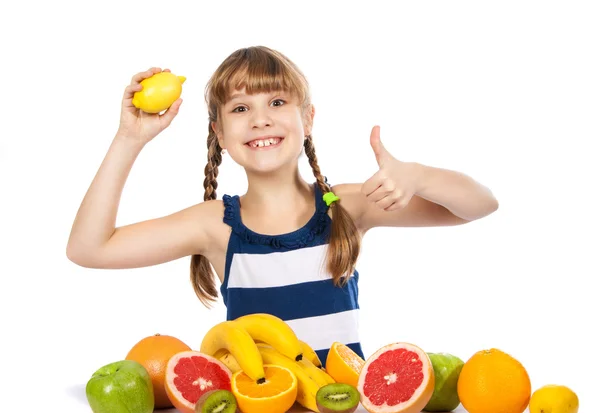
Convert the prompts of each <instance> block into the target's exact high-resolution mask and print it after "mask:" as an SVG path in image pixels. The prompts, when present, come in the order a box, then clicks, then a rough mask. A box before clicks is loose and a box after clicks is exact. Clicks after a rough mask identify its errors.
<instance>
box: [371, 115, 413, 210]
mask: <svg viewBox="0 0 600 413" xmlns="http://www.w3.org/2000/svg"><path fill="white" fill-rule="evenodd" d="M379 129H380V128H379V126H375V127H373V129H372V131H371V148H372V149H373V153H374V154H375V159H376V160H377V165H379V171H377V172H376V173H375V174H374V175H373V176H372V177H371V178H369V179H368V180H367V181H366V182H365V183H364V184H363V186H362V193H363V194H364V195H365V196H366V197H367V200H368V201H369V202H373V203H375V205H377V206H378V207H379V208H381V209H383V210H385V211H395V210H398V209H401V208H404V207H405V206H406V205H408V203H409V202H410V200H411V199H412V197H413V195H414V194H415V193H416V192H417V189H418V186H419V182H420V181H419V179H420V176H421V175H420V173H419V168H418V164H416V163H412V162H402V161H399V160H398V159H396V158H394V157H393V156H392V154H391V153H389V152H388V150H387V149H386V148H385V146H383V143H382V142H381V139H380V137H379Z"/></svg>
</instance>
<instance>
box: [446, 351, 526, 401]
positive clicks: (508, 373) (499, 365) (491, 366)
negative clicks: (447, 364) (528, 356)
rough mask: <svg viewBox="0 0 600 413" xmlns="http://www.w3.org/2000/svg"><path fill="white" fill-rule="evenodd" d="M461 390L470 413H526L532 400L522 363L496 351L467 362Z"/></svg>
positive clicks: (463, 372) (461, 398) (462, 372)
mask: <svg viewBox="0 0 600 413" xmlns="http://www.w3.org/2000/svg"><path fill="white" fill-rule="evenodd" d="M457 390H458V398H459V400H460V402H461V403H462V405H463V407H464V408H465V409H466V410H467V411H468V412H469V413H523V412H524V411H525V409H526V408H527V405H528V404H529V399H530V397H531V381H530V379H529V375H528V374H527V370H525V367H523V365H522V364H521V363H520V362H519V361H518V360H516V359H515V358H514V357H512V356H511V355H509V354H507V353H505V352H503V351H501V350H498V349H496V348H492V349H489V350H481V351H478V352H477V353H475V354H474V355H473V356H471V358H470V359H468V360H467V362H466V363H465V365H464V366H463V368H462V370H461V372H460V375H459V376H458V388H457Z"/></svg>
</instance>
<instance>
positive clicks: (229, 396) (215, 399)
mask: <svg viewBox="0 0 600 413" xmlns="http://www.w3.org/2000/svg"><path fill="white" fill-rule="evenodd" d="M195 411H196V413H217V412H218V413H236V412H238V409H237V403H236V401H235V396H234V395H233V393H232V392H230V391H229V390H211V391H208V392H206V393H204V394H203V395H202V397H200V398H199V399H198V401H197V402H196V408H195Z"/></svg>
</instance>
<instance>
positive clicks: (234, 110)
mask: <svg viewBox="0 0 600 413" xmlns="http://www.w3.org/2000/svg"><path fill="white" fill-rule="evenodd" d="M275 102H281V104H284V103H285V100H283V99H275V100H274V101H273V103H275ZM277 106H281V105H277ZM238 109H245V107H244V106H238V107H236V108H235V109H233V111H232V112H234V113H241V112H240V111H238Z"/></svg>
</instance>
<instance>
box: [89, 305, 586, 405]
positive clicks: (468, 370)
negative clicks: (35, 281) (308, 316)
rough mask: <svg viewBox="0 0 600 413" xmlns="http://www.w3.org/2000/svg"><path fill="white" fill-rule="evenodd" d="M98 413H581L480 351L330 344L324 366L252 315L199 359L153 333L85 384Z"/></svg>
mask: <svg viewBox="0 0 600 413" xmlns="http://www.w3.org/2000/svg"><path fill="white" fill-rule="evenodd" d="M86 394H87V399H88V402H89V404H90V407H91V408H92V411H93V412H94V413H152V412H153V411H154V409H159V408H169V407H175V408H176V409H178V410H179V411H180V412H182V413H239V412H242V413H284V412H286V411H288V410H289V409H290V408H291V407H292V406H293V405H294V404H295V403H298V404H300V405H301V406H303V407H305V408H306V409H309V410H311V411H314V412H320V413H325V412H327V413H334V412H344V413H352V412H354V411H355V410H356V409H357V408H358V406H359V405H362V406H363V407H364V408H365V409H366V410H367V411H369V412H371V413H418V412H421V411H427V412H442V411H443V412H449V411H452V410H454V409H456V408H457V407H458V406H459V405H460V404H462V406H463V407H464V408H465V410H467V411H468V412H469V413H523V412H524V411H525V410H526V409H527V408H528V407H529V411H530V413H546V412H552V413H577V411H578V408H579V400H578V398H577V395H576V394H575V393H574V392H573V391H572V390H571V389H569V388H568V387H566V386H564V385H550V384H548V385H545V386H543V387H540V388H539V389H537V390H536V391H534V392H533V393H531V383H530V380H529V375H528V373H527V371H526V370H525V368H524V367H523V365H522V364H521V363H520V362H519V361H518V360H516V359H515V358H513V357H512V356H511V355H509V354H507V353H505V352H503V351H501V350H498V349H488V350H481V351H479V352H477V353H475V354H474V355H472V356H471V358H469V359H468V360H467V361H466V362H463V361H462V360H461V359H460V358H458V357H456V356H453V355H451V354H447V353H426V352H424V351H423V350H422V349H421V348H420V347H418V346H416V345H414V344H411V343H404V342H400V343H393V344H389V345H386V346H384V347H382V348H380V349H379V350H377V351H376V352H375V353H373V354H372V355H371V356H370V357H368V359H367V360H363V359H361V358H360V357H359V356H358V355H357V354H356V353H354V352H353V351H352V350H351V349H350V348H349V347H348V346H346V345H345V344H343V343H339V342H335V343H332V345H331V348H330V351H329V353H328V356H327V360H325V364H324V365H322V363H321V360H319V358H318V356H317V354H316V353H315V351H314V350H313V349H312V348H311V347H310V346H309V345H308V344H307V343H306V342H304V341H302V340H300V339H299V338H298V337H297V336H296V334H295V333H294V331H293V330H292V329H291V328H290V326H289V325H288V324H287V323H285V322H284V321H283V320H281V319H279V318H277V317H274V316H272V315H269V314H250V315H246V316H243V317H240V318H238V319H236V320H232V321H224V322H222V323H218V324H217V325H215V326H213V327H212V328H211V329H210V330H209V331H208V332H207V333H206V334H205V336H204V338H203V340H202V343H201V345H200V348H199V350H198V351H196V350H192V349H191V348H190V347H189V346H188V345H186V344H185V343H183V342H182V341H181V340H179V339H177V338H175V337H171V336H166V335H159V334H157V335H155V336H150V337H146V338H144V339H142V340H140V341H139V342H138V343H137V344H136V345H135V346H133V348H131V350H130V351H129V353H128V354H127V356H126V357H125V359H124V360H120V361H117V362H114V363H111V364H108V365H106V366H104V367H102V368H100V369H99V370H98V371H96V372H95V373H94V374H93V376H92V377H91V378H90V379H89V381H88V383H87V386H86Z"/></svg>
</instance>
